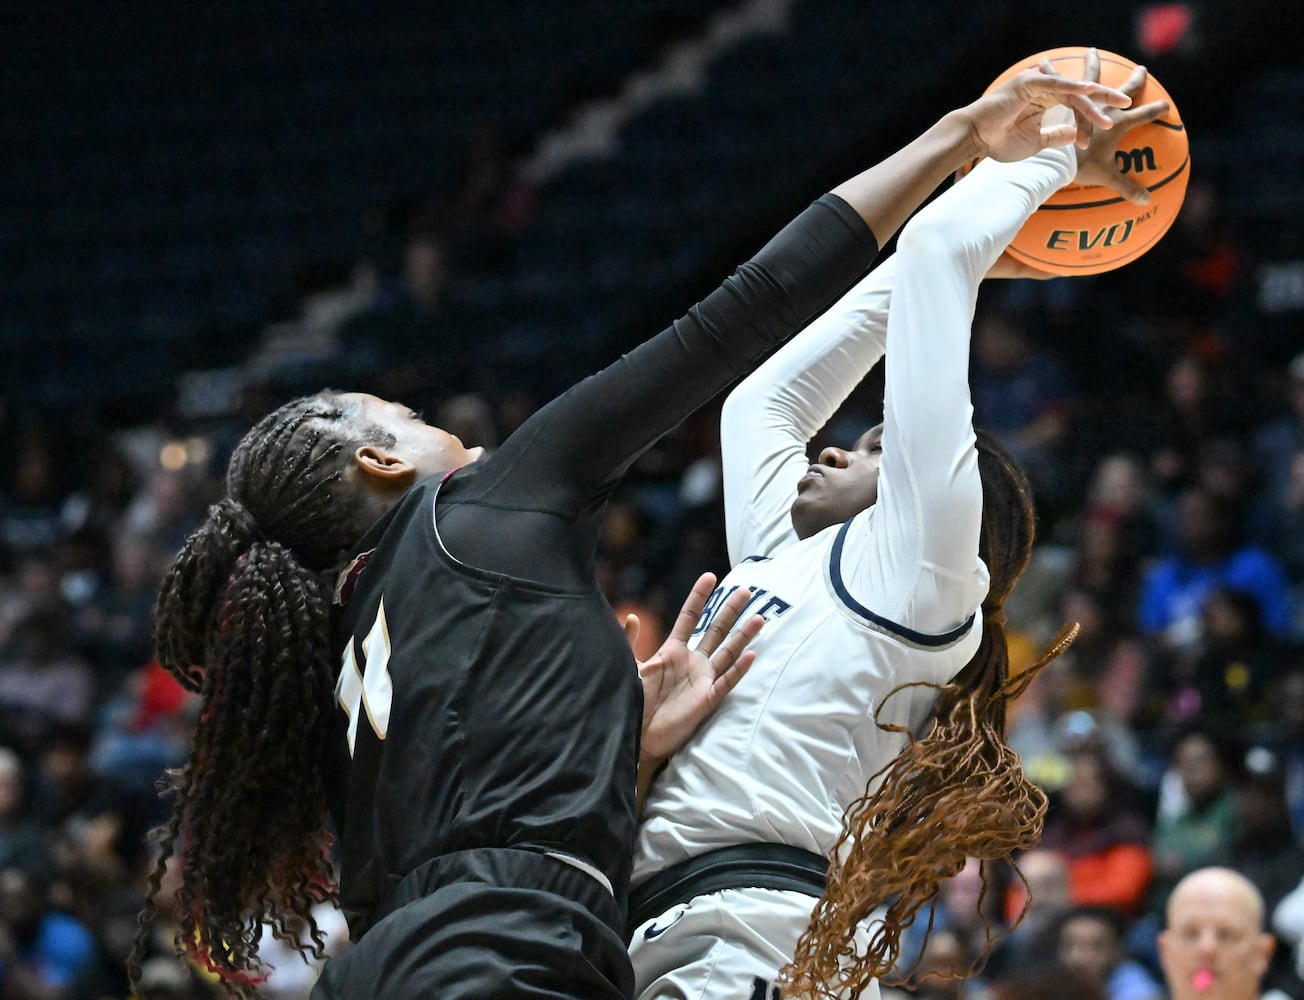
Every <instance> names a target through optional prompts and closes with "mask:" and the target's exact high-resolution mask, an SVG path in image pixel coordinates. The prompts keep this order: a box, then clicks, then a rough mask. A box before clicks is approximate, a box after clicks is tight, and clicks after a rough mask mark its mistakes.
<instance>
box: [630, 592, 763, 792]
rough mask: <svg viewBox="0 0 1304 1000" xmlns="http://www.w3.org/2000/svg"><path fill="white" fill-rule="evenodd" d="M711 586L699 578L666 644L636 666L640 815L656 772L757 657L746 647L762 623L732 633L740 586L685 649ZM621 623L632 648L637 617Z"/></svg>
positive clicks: (741, 598) (744, 599) (741, 603)
mask: <svg viewBox="0 0 1304 1000" xmlns="http://www.w3.org/2000/svg"><path fill="white" fill-rule="evenodd" d="M714 588H715V576H714V575H713V574H711V573H704V574H702V575H701V576H700V577H698V579H697V583H695V584H694V585H693V589H692V590H691V591H689V594H688V597H687V598H686V599H685V601H684V605H683V607H682V608H680V610H679V615H678V617H677V618H676V619H675V624H674V626H673V627H672V628H671V629H670V635H669V636H668V637H667V638H666V641H665V642H664V643H662V645H661V648H660V649H658V650H657V651H656V653H654V654H653V655H652V657H651V658H650V659H648V660H645V661H642V662H640V663H639V665H638V676H639V679H640V680H641V681H642V682H643V735H642V742H641V744H640V748H639V755H638V808H639V811H640V812H641V811H642V808H643V800H644V798H645V796H646V795H647V789H648V787H649V786H650V785H651V784H652V778H653V776H654V775H655V774H656V772H657V770H658V769H659V768H660V767H661V765H662V764H664V763H665V761H666V759H667V758H668V757H669V756H670V755H671V754H672V753H674V752H675V751H676V750H678V749H679V748H680V747H681V746H683V745H684V743H685V742H687V741H688V738H689V737H690V736H692V735H693V733H694V732H696V731H697V727H698V726H700V725H701V724H702V722H703V721H704V720H705V719H706V717H707V716H708V715H710V714H711V712H713V711H714V710H715V707H716V706H717V705H719V704H720V702H721V701H722V700H723V699H724V696H725V695H727V694H728V693H729V692H730V691H732V690H733V689H734V687H735V686H736V685H737V684H738V682H739V681H740V680H742V677H743V675H744V674H745V673H747V671H748V669H749V668H750V667H751V665H752V661H753V660H754V659H755V658H756V654H755V653H753V652H751V651H750V650H748V649H747V645H748V643H750V642H751V641H752V639H754V638H755V637H756V634H757V633H758V632H759V631H760V630H761V625H762V624H764V619H762V618H761V616H760V615H753V616H752V617H751V618H750V619H748V620H747V621H745V622H743V624H742V625H741V626H739V627H738V629H736V630H735V629H734V625H735V624H736V623H737V622H738V619H739V616H740V615H741V614H742V612H743V609H744V608H746V607H747V604H748V602H749V601H750V600H751V598H752V595H751V593H750V592H749V591H748V590H747V589H746V588H742V587H740V588H739V589H738V590H737V591H735V592H734V593H732V594H730V595H729V598H728V599H727V600H726V601H725V602H724V603H723V604H722V605H721V606H720V609H719V610H718V611H717V612H716V614H715V616H714V618H712V620H711V623H710V625H708V626H707V628H706V631H705V632H703V633H702V637H701V639H700V640H699V642H698V644H697V646H696V647H695V648H693V649H690V648H689V647H688V642H689V640H690V639H691V638H692V636H693V632H694V630H695V629H696V628H697V623H698V621H699V619H700V618H701V616H702V612H703V610H704V609H705V607H706V602H707V600H708V599H709V598H710V596H711V591H712V590H713V589H714ZM624 624H625V635H626V636H627V637H628V639H629V642H630V646H631V648H632V647H633V645H634V643H635V642H636V641H637V639H638V629H639V623H638V616H637V615H630V616H629V617H628V618H626V619H625V623H624Z"/></svg>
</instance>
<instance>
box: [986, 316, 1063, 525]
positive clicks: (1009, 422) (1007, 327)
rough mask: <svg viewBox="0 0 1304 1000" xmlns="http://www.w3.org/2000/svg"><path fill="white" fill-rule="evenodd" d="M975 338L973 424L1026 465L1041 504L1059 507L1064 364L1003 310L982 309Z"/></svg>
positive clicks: (1061, 484) (1061, 478) (1061, 486)
mask: <svg viewBox="0 0 1304 1000" xmlns="http://www.w3.org/2000/svg"><path fill="white" fill-rule="evenodd" d="M973 337H974V348H973V351H974V353H973V365H972V373H971V376H970V387H971V390H972V394H973V409H974V425H975V426H977V427H982V428H983V429H985V430H986V431H988V432H989V433H990V434H992V435H993V436H994V437H995V438H996V439H997V440H998V441H999V442H1000V443H1001V444H1002V445H1004V446H1005V448H1006V449H1007V450H1008V451H1009V452H1010V454H1011V455H1013V456H1014V459H1015V461H1016V462H1018V463H1019V465H1020V466H1022V467H1023V468H1025V469H1027V470H1028V475H1029V477H1030V479H1031V480H1032V484H1033V492H1034V493H1035V494H1036V496H1037V498H1038V505H1039V507H1040V506H1045V505H1047V504H1050V505H1051V506H1058V505H1059V504H1060V503H1061V502H1062V501H1064V500H1065V499H1066V497H1065V495H1064V494H1065V489H1066V484H1065V483H1064V481H1063V471H1064V470H1063V468H1062V462H1061V461H1060V460H1059V457H1058V450H1059V448H1060V445H1061V444H1062V442H1063V440H1064V435H1065V431H1066V429H1067V427H1068V422H1069V416H1070V412H1071V406H1072V395H1071V392H1070V386H1069V379H1068V376H1067V373H1066V372H1065V369H1064V366H1063V364H1061V362H1060V361H1059V359H1058V358H1056V357H1055V356H1054V355H1053V354H1051V353H1050V352H1049V351H1047V350H1046V348H1045V346H1044V345H1043V344H1041V343H1040V342H1038V341H1034V340H1033V339H1031V338H1030V337H1029V336H1028V333H1027V331H1026V330H1025V329H1024V327H1023V325H1022V324H1020V323H1017V322H1014V321H1013V320H1012V319H1011V318H1010V317H1009V316H1008V315H1007V314H1005V313H1002V312H994V311H988V312H986V314H985V315H983V316H982V317H981V318H980V319H979V320H978V321H977V322H976V323H975V325H974V331H973Z"/></svg>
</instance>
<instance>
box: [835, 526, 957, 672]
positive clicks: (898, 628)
mask: <svg viewBox="0 0 1304 1000" xmlns="http://www.w3.org/2000/svg"><path fill="white" fill-rule="evenodd" d="M850 530H851V522H850V521H847V522H846V523H845V524H843V525H842V527H841V528H839V529H838V537H837V538H836V539H834V542H833V552H832V554H831V555H830V556H829V582H830V583H831V584H832V585H833V591H834V593H836V594H837V595H838V599H839V600H840V601H842V603H843V604H845V605H846V606H847V607H848V608H850V609H851V610H852V611H854V612H855V613H856V614H858V615H860V616H861V617H862V618H865V619H868V620H869V621H871V622H873V623H874V624H875V625H877V626H878V627H879V628H881V629H882V630H883V631H885V632H889V633H891V634H892V635H895V636H897V637H898V638H900V639H904V640H905V641H906V642H910V643H913V644H914V645H916V646H924V647H926V648H929V649H937V648H940V647H942V646H949V645H951V644H952V643H953V642H958V641H959V640H960V639H962V638H963V637H964V634H965V633H966V632H968V631H969V627H970V626H971V625H973V620H974V616H973V615H970V616H969V617H968V618H966V619H965V620H964V621H962V622H961V623H960V624H959V625H957V626H956V627H955V628H953V629H951V630H950V631H949V632H942V633H940V634H932V633H929V632H916V631H915V630H914V629H912V628H906V626H904V625H901V624H898V623H897V622H894V621H892V620H891V619H889V618H884V617H883V616H882V615H879V614H875V613H874V612H873V611H870V610H869V608H867V607H865V606H864V605H863V604H861V603H860V602H859V601H857V600H856V599H855V598H854V597H852V596H851V591H850V590H848V589H847V585H846V583H844V582H843V580H842V568H841V563H842V546H843V543H844V542H845V541H846V539H847V532H848V531H850Z"/></svg>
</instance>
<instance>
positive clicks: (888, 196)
mask: <svg viewBox="0 0 1304 1000" xmlns="http://www.w3.org/2000/svg"><path fill="white" fill-rule="evenodd" d="M982 149H983V147H982V144H981V142H980V141H979V140H978V137H977V135H976V134H975V132H974V129H973V123H972V121H971V119H970V118H969V116H968V115H967V114H966V112H965V111H963V110H957V111H952V112H950V113H949V114H946V115H944V116H943V117H942V118H941V119H940V120H939V121H938V122H937V123H936V124H935V125H933V126H932V127H931V128H930V129H928V130H927V131H926V132H924V133H923V134H922V135H920V136H919V137H918V138H917V139H915V140H914V141H913V142H911V143H910V144H909V145H907V146H905V147H904V148H902V149H901V150H899V151H898V152H896V153H893V154H892V155H891V156H889V157H888V158H887V159H885V160H883V161H882V162H880V163H876V164H875V165H874V166H872V167H870V168H869V169H868V170H865V171H863V172H862V173H859V174H857V175H856V176H855V177H852V178H850V179H849V180H847V181H844V182H843V183H841V184H839V185H838V186H837V187H835V188H834V189H833V190H832V192H830V193H832V194H835V195H837V196H838V197H840V198H842V199H843V200H844V201H845V202H847V204H848V205H850V206H851V207H852V208H853V209H855V210H856V212H857V214H859V215H860V217H861V218H862V219H864V220H865V223H866V225H868V226H869V228H870V230H871V231H872V232H873V234H874V236H875V238H876V239H877V240H878V245H879V246H883V244H885V243H886V242H887V241H888V240H889V239H891V238H892V235H893V234H894V233H895V232H896V231H897V230H898V229H900V228H901V226H902V225H903V224H904V223H905V221H906V219H908V218H910V216H911V215H912V214H913V213H914V211H915V209H917V208H918V207H919V206H920V205H922V204H923V203H924V201H925V199H927V198H928V196H929V195H930V194H932V193H933V192H934V191H935V190H937V187H938V185H939V184H941V183H942V182H943V181H944V180H946V179H947V178H948V177H950V176H951V175H952V174H954V173H955V171H957V170H959V169H960V167H962V166H963V165H964V164H966V163H968V162H969V161H970V160H973V159H975V158H976V157H978V156H980V155H982Z"/></svg>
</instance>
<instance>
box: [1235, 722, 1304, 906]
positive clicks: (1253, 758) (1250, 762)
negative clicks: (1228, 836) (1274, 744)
mask: <svg viewBox="0 0 1304 1000" xmlns="http://www.w3.org/2000/svg"><path fill="white" fill-rule="evenodd" d="M1236 820H1237V833H1236V845H1235V848H1234V850H1233V851H1232V855H1231V857H1232V859H1233V860H1232V867H1234V868H1235V869H1236V870H1237V871H1238V872H1240V873H1241V874H1242V875H1244V876H1245V877H1246V878H1247V879H1249V880H1250V881H1251V882H1253V883H1254V887H1255V888H1256V889H1257V890H1258V891H1259V895H1261V896H1262V897H1263V901H1264V906H1265V907H1266V908H1267V909H1268V910H1269V911H1271V910H1272V909H1274V908H1275V907H1276V906H1277V904H1278V903H1280V902H1281V900H1282V899H1283V898H1284V897H1285V896H1286V894H1287V893H1289V892H1290V891H1291V890H1293V889H1294V888H1295V887H1296V886H1297V885H1298V884H1299V882H1300V880H1301V879H1302V878H1304V848H1301V847H1300V844H1299V842H1298V841H1297V840H1296V839H1295V835H1294V832H1293V831H1292V829H1291V823H1290V810H1289V807H1288V806H1287V804H1286V780H1285V771H1284V769H1283V768H1282V764H1281V760H1280V759H1279V758H1278V756H1277V755H1276V754H1275V753H1273V752H1272V751H1271V750H1269V749H1268V748H1267V747H1262V746H1256V747H1253V748H1252V749H1251V750H1250V751H1249V752H1248V753H1247V754H1246V755H1245V775H1244V778H1243V779H1242V780H1241V782H1240V784H1239V786H1238V788H1237V791H1236Z"/></svg>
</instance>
